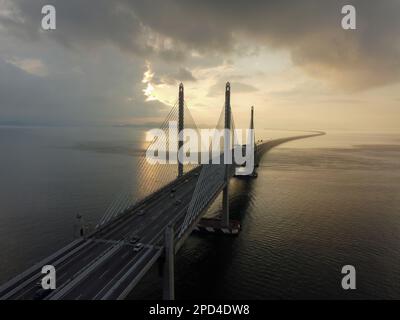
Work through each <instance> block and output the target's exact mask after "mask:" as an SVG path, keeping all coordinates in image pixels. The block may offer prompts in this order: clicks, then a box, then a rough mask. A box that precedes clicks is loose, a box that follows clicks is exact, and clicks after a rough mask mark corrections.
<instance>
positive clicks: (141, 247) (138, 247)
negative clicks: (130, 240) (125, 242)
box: [133, 243, 144, 252]
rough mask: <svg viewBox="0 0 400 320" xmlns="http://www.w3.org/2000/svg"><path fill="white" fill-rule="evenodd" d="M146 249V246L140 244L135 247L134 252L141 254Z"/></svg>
mask: <svg viewBox="0 0 400 320" xmlns="http://www.w3.org/2000/svg"><path fill="white" fill-rule="evenodd" d="M143 248H144V244H143V243H138V244H136V246H134V247H133V251H135V252H139V251H141V250H142V249H143Z"/></svg>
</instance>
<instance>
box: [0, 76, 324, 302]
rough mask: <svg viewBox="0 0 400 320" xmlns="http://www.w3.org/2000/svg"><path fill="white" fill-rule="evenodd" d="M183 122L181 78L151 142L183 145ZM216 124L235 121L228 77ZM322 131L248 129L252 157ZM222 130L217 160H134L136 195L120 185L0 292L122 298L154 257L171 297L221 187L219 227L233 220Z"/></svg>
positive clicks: (186, 124) (227, 228)
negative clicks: (268, 135) (180, 265)
mask: <svg viewBox="0 0 400 320" xmlns="http://www.w3.org/2000/svg"><path fill="white" fill-rule="evenodd" d="M253 117H254V116H253V109H252V112H251V121H250V128H251V129H254V121H253ZM174 120H177V123H178V128H177V130H176V132H175V131H174V130H171V128H170V126H169V124H170V123H171V121H174ZM184 128H192V129H194V130H198V128H197V127H196V125H195V123H194V121H193V118H192V116H191V114H190V111H189V109H188V107H187V105H186V104H185V99H184V89H183V85H180V87H179V99H178V102H177V104H176V105H175V106H174V107H173V108H172V110H171V111H170V113H169V114H168V116H167V117H166V119H165V120H164V122H163V123H162V125H161V127H160V129H161V131H164V132H166V133H167V134H166V135H165V139H166V141H163V139H164V138H158V140H156V141H153V144H152V145H153V146H154V145H156V146H157V145H160V146H161V145H162V146H164V147H165V146H167V147H168V144H169V143H171V142H170V141H169V140H168V138H167V137H170V136H171V135H179V139H177V140H178V142H177V143H178V148H177V152H178V153H179V152H184V150H183V148H182V146H183V139H182V136H181V132H182V130H183V129H184ZM216 128H218V129H230V130H231V131H232V129H234V119H233V116H232V112H231V87H230V84H229V83H228V84H227V86H226V90H225V105H224V108H223V110H222V112H221V115H220V118H219V121H218V123H217V125H216ZM321 134H323V133H321V132H316V133H313V134H308V135H302V136H296V137H290V138H282V139H277V140H270V141H266V142H262V141H258V142H255V141H254V135H253V136H252V137H251V139H253V140H252V141H251V144H254V146H255V148H254V154H253V157H254V159H253V160H254V164H255V166H257V165H258V162H259V161H260V158H261V157H262V155H263V154H264V153H265V152H267V151H268V150H269V149H270V148H272V147H274V146H276V145H279V144H281V143H284V142H287V141H290V140H295V139H302V138H307V137H312V136H316V135H321ZM228 136H229V134H228V135H226V136H225V137H224V138H225V139H224V141H227V140H228V141H229V140H230V139H232V141H231V142H232V143H228V145H229V147H228V149H226V148H223V150H221V152H220V153H219V157H220V159H221V161H220V163H219V164H213V163H211V162H210V163H207V164H202V165H200V164H198V165H197V164H185V163H182V162H181V161H177V163H176V164H164V163H157V164H149V162H148V161H147V160H146V157H145V155H143V157H142V158H141V159H140V160H139V162H138V168H137V172H138V175H139V177H138V178H139V179H138V186H137V192H136V194H137V195H138V196H137V198H136V199H133V198H132V192H130V191H128V192H122V193H121V194H120V196H119V197H118V198H117V199H116V201H114V202H113V203H112V204H111V206H110V207H109V208H108V209H107V210H106V212H105V213H104V215H103V217H102V218H101V220H100V221H99V223H98V225H97V227H96V229H95V230H94V231H92V232H91V233H88V234H86V232H85V231H84V229H83V228H81V229H80V230H81V232H80V237H79V238H78V239H77V240H75V241H73V242H72V243H70V244H68V245H67V246H65V247H64V248H62V249H60V250H58V251H57V252H55V253H54V254H52V255H51V256H49V257H47V258H45V259H44V260H42V261H40V262H38V263H37V264H35V265H34V266H32V267H31V268H30V269H28V270H26V271H25V272H23V273H21V274H19V275H17V276H16V277H15V278H13V279H11V280H10V281H9V282H7V283H6V284H4V285H3V286H1V287H0V299H13V300H16V299H46V300H58V299H67V300H74V299H78V300H91V299H95V300H111V299H123V298H124V297H126V296H127V294H128V293H129V292H131V291H132V290H134V288H135V286H136V285H137V284H138V282H139V281H140V280H141V279H142V278H143V276H144V275H145V274H146V272H147V271H148V270H149V269H150V268H151V267H152V266H153V265H154V264H155V263H159V264H160V266H161V267H162V268H161V269H162V270H163V271H162V274H163V275H162V278H163V297H164V298H165V299H174V297H175V290H174V266H175V261H174V260H175V255H176V254H177V252H178V251H179V249H180V248H181V247H182V245H183V244H184V243H185V240H186V239H187V238H188V237H189V236H190V234H191V233H192V231H193V230H194V229H195V228H196V226H197V225H198V224H199V222H200V221H201V219H202V217H203V216H204V214H205V213H206V212H207V209H208V208H209V207H210V205H211V204H212V203H213V202H214V201H215V199H216V198H217V197H218V196H219V195H220V194H221V193H222V195H223V196H222V199H223V200H222V201H223V210H222V215H221V219H220V220H219V221H218V224H219V228H221V230H224V232H225V233H234V232H233V230H234V229H235V226H234V225H233V224H232V222H231V221H230V219H229V181H230V179H231V178H233V176H234V174H235V170H236V169H237V166H236V165H235V164H226V161H225V162H224V161H222V160H223V159H225V157H226V156H227V152H226V151H224V150H229V153H231V155H232V149H231V148H232V145H234V144H237V141H236V140H235V137H233V138H232V137H231V136H229V137H228ZM225 147H226V145H225ZM240 147H242V146H240ZM168 149H169V148H168ZM146 151H148V150H146ZM165 152H166V153H168V152H167V151H166V150H165ZM168 156H170V155H169V154H168ZM175 157H176V155H175ZM252 176H255V174H254V171H253V172H252V173H251V174H249V177H252ZM214 222H215V221H214ZM45 265H52V266H54V267H55V270H56V289H55V290H44V289H42V286H41V280H42V278H43V277H44V276H45V275H44V274H42V267H43V266H45Z"/></svg>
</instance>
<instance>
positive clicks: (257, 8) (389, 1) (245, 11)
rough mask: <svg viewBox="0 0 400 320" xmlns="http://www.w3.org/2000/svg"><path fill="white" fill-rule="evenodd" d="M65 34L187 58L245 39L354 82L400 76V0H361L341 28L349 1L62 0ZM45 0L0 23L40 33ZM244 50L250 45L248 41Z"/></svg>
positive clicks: (19, 4) (60, 35)
mask: <svg viewBox="0 0 400 320" xmlns="http://www.w3.org/2000/svg"><path fill="white" fill-rule="evenodd" d="M52 2H53V4H54V5H55V6H56V8H57V10H58V26H59V29H58V30H57V35H56V36H54V37H55V38H56V40H57V41H60V42H62V43H64V44H65V45H67V46H75V45H79V44H80V45H93V44H105V43H109V44H114V45H117V46H119V47H120V48H122V49H123V50H128V51H131V52H133V53H135V54H141V55H146V56H147V57H149V56H152V55H155V56H158V57H160V58H162V59H167V60H171V61H182V59H183V58H184V57H187V56H188V54H189V50H196V51H198V52H208V53H210V52H219V53H224V54H226V53H229V52H234V51H235V50H238V48H239V47H240V39H241V38H246V39H252V40H254V43H255V44H257V45H267V46H271V47H275V48H284V49H287V50H289V51H290V53H291V55H292V58H293V62H294V63H295V64H296V65H298V66H301V67H303V68H304V69H305V70H307V71H308V72H309V73H310V74H312V75H314V76H316V77H320V78H324V79H326V80H327V81H330V82H332V83H334V84H335V85H338V86H341V87H344V88H347V89H363V88H368V87H371V86H380V85H385V84H388V83H391V82H396V81H398V80H399V78H400V62H399V56H400V45H399V42H400V33H399V31H400V19H399V18H398V13H399V12H400V2H399V1H397V0H382V1H375V0H354V1H352V4H353V5H354V6H355V7H356V8H357V25H358V29H357V30H356V31H345V30H343V29H341V24H340V21H341V18H342V15H341V8H342V6H343V5H344V4H347V1H343V0H338V1H320V0H302V1H295V2H294V1H289V0H279V1H277V0H253V1H251V2H249V1H247V0H232V1H229V2H223V1H213V0H203V1H197V0H185V1H183V0H142V1H140V0H137V1H128V0H116V1H108V0H97V1H90V0H69V1H64V0H54V1H52ZM44 3H46V1H42V0H36V1H32V0H13V4H14V7H15V10H14V11H15V12H18V13H19V17H20V19H17V18H16V17H15V14H14V15H12V17H13V18H12V17H10V18H8V19H7V18H4V17H2V18H1V20H0V22H1V23H2V24H3V26H5V27H6V28H8V29H9V30H10V31H13V32H14V33H17V34H20V35H24V36H26V37H31V38H34V37H39V36H40V32H39V31H38V21H40V10H39V9H38V8H39V7H40V6H41V5H43V4H44ZM241 49H243V48H241Z"/></svg>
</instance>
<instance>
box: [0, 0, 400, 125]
mask: <svg viewBox="0 0 400 320" xmlns="http://www.w3.org/2000/svg"><path fill="white" fill-rule="evenodd" d="M46 4H51V5H53V6H54V7H55V8H56V12H57V28H56V30H51V31H44V30H42V29H41V20H42V17H43V15H42V14H41V9H42V7H43V6H44V5H46ZM345 4H351V5H353V6H354V7H355V8H356V12H357V29H356V30H344V29H343V28H342V26H341V20H342V18H343V14H342V13H341V9H342V7H343V6H344V5H345ZM227 81H230V82H231V87H232V109H233V112H234V117H235V123H236V126H237V127H243V128H245V127H247V126H248V124H249V113H250V107H251V106H253V105H254V106H255V112H256V119H255V126H256V128H272V129H293V130H311V129H321V130H356V131H357V130H361V131H371V132H375V131H400V126H399V123H400V1H399V0H380V1H377V0H347V1H342V0H325V1H323V0H297V1H290V0H251V1H249V0H231V1H215V0H202V1H198V0H131V1H129V0H114V1H110V0H68V1H66V0H45V1H42V0H0V124H21V125H140V126H148V127H154V126H156V125H157V124H159V122H160V121H161V120H162V119H163V118H164V117H165V116H166V115H167V113H168V111H169V110H170V108H171V106H172V105H173V104H174V103H175V102H176V100H177V95H178V85H179V83H180V82H183V83H184V85H185V98H186V104H187V105H188V107H189V108H190V110H191V112H192V115H193V117H194V118H195V120H196V122H197V124H198V125H199V126H208V127H212V124H214V123H215V122H216V121H217V120H218V117H219V114H220V110H221V108H222V106H223V104H224V87H225V83H226V82H227Z"/></svg>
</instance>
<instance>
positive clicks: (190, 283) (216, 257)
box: [127, 178, 255, 300]
mask: <svg viewBox="0 0 400 320" xmlns="http://www.w3.org/2000/svg"><path fill="white" fill-rule="evenodd" d="M254 184H255V180H254V179H236V178H234V179H231V181H230V215H231V219H233V220H237V221H239V222H240V223H241V224H242V227H243V226H244V225H245V224H246V220H247V219H246V218H247V215H246V213H247V210H248V208H249V206H250V205H251V203H252V201H253V189H254ZM221 213H222V193H221V195H220V196H218V198H217V199H216V200H215V202H214V203H213V205H212V206H211V207H210V209H209V210H208V212H207V214H206V217H218V216H219V215H221ZM239 238H240V234H239V236H229V235H217V234H216V235H214V234H202V233H196V232H194V233H192V235H191V236H190V237H189V239H188V240H187V241H186V243H185V244H184V246H183V247H182V248H181V250H180V251H179V252H178V254H177V256H176V261H175V262H176V263H175V280H176V281H175V286H176V287H175V288H176V298H177V299H181V300H182V299H198V298H202V299H207V298H224V292H223V287H224V286H222V285H221V283H225V282H227V281H231V282H232V281H235V279H229V278H228V276H226V270H227V269H229V267H230V265H231V264H232V259H233V258H234V257H235V255H236V254H237V250H235V249H236V244H237V243H236V242H237V241H239ZM161 298H162V277H161V276H160V273H159V267H158V266H157V265H155V266H154V267H153V268H152V270H151V271H150V272H148V274H147V275H146V276H145V277H144V278H143V279H142V281H141V283H140V284H139V285H138V286H136V288H135V289H134V290H133V292H131V294H130V295H128V297H127V299H145V300H147V299H161Z"/></svg>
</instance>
